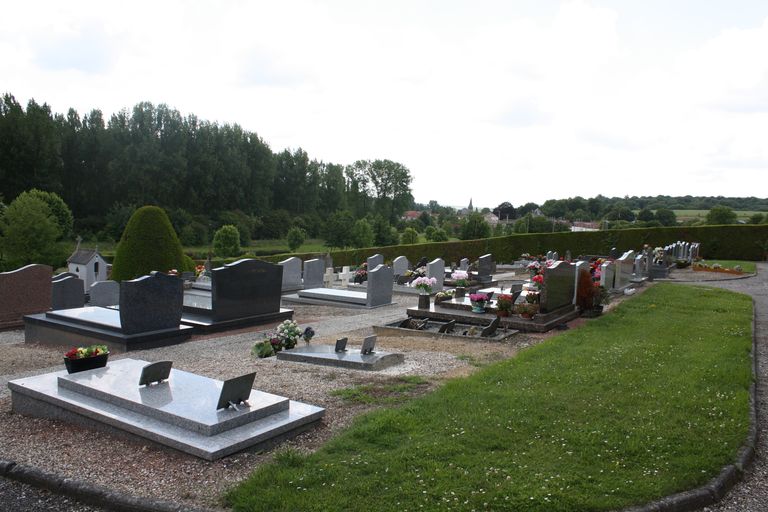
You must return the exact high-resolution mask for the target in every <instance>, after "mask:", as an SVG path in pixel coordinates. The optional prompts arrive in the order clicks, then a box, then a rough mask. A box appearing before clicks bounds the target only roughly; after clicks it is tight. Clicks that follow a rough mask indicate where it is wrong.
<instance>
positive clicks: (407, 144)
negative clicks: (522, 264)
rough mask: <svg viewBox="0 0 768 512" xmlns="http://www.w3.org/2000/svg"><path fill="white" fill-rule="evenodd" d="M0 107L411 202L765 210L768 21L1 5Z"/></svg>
mask: <svg viewBox="0 0 768 512" xmlns="http://www.w3.org/2000/svg"><path fill="white" fill-rule="evenodd" d="M2 12H3V22H2V29H1V30H0V92H10V93H12V94H13V95H15V96H16V99H17V100H19V101H20V102H22V104H26V102H27V100H29V99H30V98H35V99H36V100H37V101H39V102H47V103H48V104H49V105H50V106H51V107H52V109H53V110H54V111H55V112H66V110H67V109H68V108H69V107H74V108H75V109H77V110H78V112H80V114H81V115H82V114H83V113H85V112H87V111H90V110H91V109H93V108H99V109H101V110H102V111H104V113H105V114H107V115H109V114H111V113H113V112H116V111H118V110H120V109H123V108H128V109H130V108H131V107H133V105H135V104H136V103H138V102H139V101H150V102H152V103H155V104H158V103H166V104H168V105H169V106H170V107H172V108H176V109H178V110H180V111H181V112H182V114H184V115H187V114H192V113H193V114H196V115H197V116H198V117H200V118H203V119H207V120H210V121H217V122H219V123H237V124H240V125H241V126H243V127H244V128H246V129H248V130H250V131H254V132H256V133H258V134H259V136H261V137H262V138H263V139H264V140H265V142H267V143H268V144H269V146H270V147H271V148H272V150H273V151H276V152H277V151H281V150H283V149H284V148H291V149H296V148H299V147H301V148H303V149H304V150H306V151H307V152H308V153H309V156H310V158H316V159H318V160H324V161H326V162H334V163H340V164H348V163H351V162H353V161H355V160H358V159H377V158H387V159H390V160H395V161H398V162H401V163H402V164H404V165H405V166H406V167H408V168H409V169H410V171H411V175H412V176H413V178H414V180H413V185H412V188H413V193H414V196H415V198H416V200H417V201H419V202H424V203H426V202H427V201H429V200H431V199H434V200H437V201H438V202H440V203H441V204H445V205H452V206H464V205H466V204H467V203H468V202H469V199H470V198H472V199H473V202H474V205H475V206H489V207H494V206H496V205H498V204H499V203H501V202H503V201H510V202H511V203H512V204H513V205H515V206H518V205H520V204H523V203H526V202H528V201H534V202H538V203H541V202H543V201H544V200H546V199H552V198H566V197H573V196H576V195H580V196H583V197H594V196H596V195H597V194H603V195H605V196H625V195H629V196H632V195H658V194H665V195H688V194H690V195H724V196H749V195H754V196H758V197H766V196H768V187H766V186H765V183H766V182H767V181H768V179H767V178H766V174H765V173H766V171H768V144H766V142H767V136H768V2H766V1H765V0H756V1H747V0H733V1H730V2H726V1H724V0H642V1H639V0H626V1H619V0H616V1H609V0H603V1H600V0H573V1H570V0H569V1H546V0H532V1H514V0H508V1H464V2H449V1H433V2H428V1H418V0H406V1H393V0H386V1H385V0H381V1H376V2H374V1H360V0H351V1H330V0H329V1H273V2H259V1H239V2H238V1H216V2H213V1H208V2H192V1H183V2H182V1H178V2H176V1H167V0H159V1H158V0H156V1H153V2H144V1H131V2H120V3H119V4H118V3H117V2H105V1H103V0H99V1H94V2H84V1H67V2H61V1H55V2H54V1H51V2H37V1H34V0H29V1H25V2H6V3H5V4H4V5H3V9H2Z"/></svg>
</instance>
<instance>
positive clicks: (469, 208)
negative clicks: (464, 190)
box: [467, 197, 475, 213]
mask: <svg viewBox="0 0 768 512" xmlns="http://www.w3.org/2000/svg"><path fill="white" fill-rule="evenodd" d="M467 210H468V211H469V213H472V212H473V211H475V209H474V208H472V198H471V197H470V198H469V207H467Z"/></svg>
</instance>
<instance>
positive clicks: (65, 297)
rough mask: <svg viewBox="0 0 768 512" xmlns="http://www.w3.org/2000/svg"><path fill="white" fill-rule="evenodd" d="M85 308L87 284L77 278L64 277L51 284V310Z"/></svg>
mask: <svg viewBox="0 0 768 512" xmlns="http://www.w3.org/2000/svg"><path fill="white" fill-rule="evenodd" d="M83 306H85V282H84V281H83V280H82V279H78V278H77V277H64V278H63V279H59V280H58V281H52V282H51V309H53V310H57V309H73V308H81V307H83Z"/></svg>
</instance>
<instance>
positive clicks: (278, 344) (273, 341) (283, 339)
mask: <svg viewBox="0 0 768 512" xmlns="http://www.w3.org/2000/svg"><path fill="white" fill-rule="evenodd" d="M314 336H315V330H314V329H313V328H312V327H307V328H306V329H304V331H302V330H301V329H300V328H299V324H297V323H296V322H295V321H293V320H285V321H283V322H282V323H281V324H280V325H278V326H277V330H276V331H273V332H268V333H266V334H264V340H263V341H260V342H258V343H256V344H255V345H254V346H253V348H252V349H251V354H253V355H255V356H257V357H270V356H273V355H275V354H276V353H277V352H280V351H281V350H283V349H286V350H288V349H292V348H293V347H295V346H296V343H297V342H298V341H299V338H302V339H303V340H304V341H306V342H307V343H309V341H310V340H311V339H312V338H313V337H314Z"/></svg>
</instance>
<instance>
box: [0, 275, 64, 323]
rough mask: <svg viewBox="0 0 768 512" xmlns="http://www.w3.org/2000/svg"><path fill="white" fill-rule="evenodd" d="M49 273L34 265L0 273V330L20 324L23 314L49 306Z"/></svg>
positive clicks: (35, 311) (36, 311)
mask: <svg viewBox="0 0 768 512" xmlns="http://www.w3.org/2000/svg"><path fill="white" fill-rule="evenodd" d="M51 274H52V269H51V267H49V266H48V265H38V264H33V265H27V266H26V267H21V268H19V269H16V270H13V271H10V272H0V329H4V328H9V327H21V326H23V325H24V320H23V317H24V315H30V314H34V313H42V312H44V311H47V310H49V309H50V308H51Z"/></svg>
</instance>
